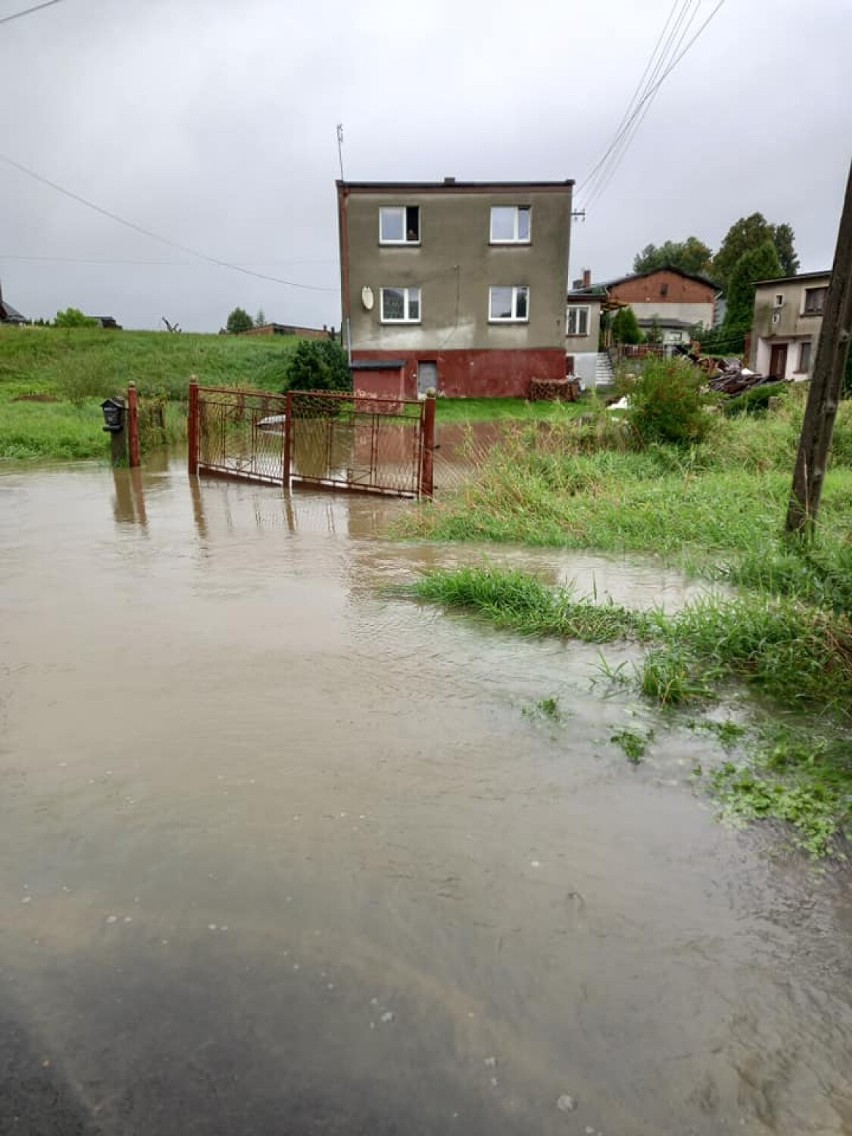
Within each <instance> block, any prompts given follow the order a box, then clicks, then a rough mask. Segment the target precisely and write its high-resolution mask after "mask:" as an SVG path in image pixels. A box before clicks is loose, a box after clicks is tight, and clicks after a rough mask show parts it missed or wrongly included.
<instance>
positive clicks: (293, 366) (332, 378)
mask: <svg viewBox="0 0 852 1136" xmlns="http://www.w3.org/2000/svg"><path fill="white" fill-rule="evenodd" d="M286 376H287V388H288V389H292V390H306V391H310V390H331V391H345V390H351V389H352V379H351V378H350V375H349V360H348V358H347V356H346V352H345V351H344V350H343V348H342V347H341V346H340V344H339V343H335V342H334V340H333V339H303V340H301V341H300V342H299V343H298V344H297V346H296V347H295V349H294V350H293V352H292V354H291V355H290V358H289V359H288V361H287V371H286Z"/></svg>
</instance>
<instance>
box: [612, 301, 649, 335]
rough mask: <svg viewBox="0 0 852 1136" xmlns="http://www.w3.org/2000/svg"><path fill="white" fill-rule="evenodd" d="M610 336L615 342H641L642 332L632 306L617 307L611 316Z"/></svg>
mask: <svg viewBox="0 0 852 1136" xmlns="http://www.w3.org/2000/svg"><path fill="white" fill-rule="evenodd" d="M612 338H613V341H614V342H615V343H641V342H642V332H641V331H640V329H639V324H638V322H637V319H636V313H635V312H634V311H633V309H632V308H630V307H627V308H619V309H618V311H617V312H616V314H615V315H614V316H613V320H612Z"/></svg>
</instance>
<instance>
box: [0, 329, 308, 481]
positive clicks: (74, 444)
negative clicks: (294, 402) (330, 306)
mask: <svg viewBox="0 0 852 1136" xmlns="http://www.w3.org/2000/svg"><path fill="white" fill-rule="evenodd" d="M298 342H299V341H298V339H296V338H295V337H292V338H291V337H279V336H273V337H269V338H266V337H259V336H254V337H253V336H229V335H188V334H180V335H170V334H168V333H167V332H148V331H121V332H110V331H105V330H103V329H101V328H73V329H59V328H40V327H23V328H17V327H0V458H6V459H9V460H27V459H54V460H68V459H79V458H94V457H103V456H104V455H105V454H106V453H107V452H108V446H107V445H105V441H104V439H105V435H104V434H103V432H102V430H101V426H102V424H103V420H102V417H101V411H100V406H99V404H100V402H101V401H102V400H103V399H104V398H107V397H109V396H110V395H115V394H122V393H124V391H126V389H127V383H128V382H129V381H130V380H133V381H134V382H135V383H136V385H137V388H138V389H139V392H140V395H141V396H142V397H143V398H145V397H153V398H158V399H165V400H168V401H170V402H171V403H172V404H173V406H172V407H170V409H169V411H168V412H167V418H168V422H167V426H168V430H167V433H168V435H169V436H170V437H171V438H172V439H175V438H176V437H179V436H181V435H182V433H183V425H182V414H181V411H180V409H179V404H180V403H181V402H182V401H183V400H185V398H186V394H187V389H188V386H189V379H190V376H191V375H193V374H194V375H196V376H197V377H198V380H199V382H201V383H202V384H206V385H209V386H218V385H224V386H242V387H248V388H256V389H260V390H270V391H277V390H280V389H281V387H282V385H283V382H284V378H283V375H284V366H285V362H286V359H287V356H288V355H289V353H290V351H291V350H292V349H293V346H294V345H295V344H296V343H298ZM33 396H35V397H36V398H42V399H44V398H48V399H52V400H56V401H45V402H37V401H29V400H30V399H32V398H33ZM21 400H23V401H21Z"/></svg>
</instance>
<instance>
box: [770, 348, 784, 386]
mask: <svg viewBox="0 0 852 1136" xmlns="http://www.w3.org/2000/svg"><path fill="white" fill-rule="evenodd" d="M769 374H770V377H771V378H773V379H786V377H787V344H786V343H773V345H772V351H771V352H770V355H769Z"/></svg>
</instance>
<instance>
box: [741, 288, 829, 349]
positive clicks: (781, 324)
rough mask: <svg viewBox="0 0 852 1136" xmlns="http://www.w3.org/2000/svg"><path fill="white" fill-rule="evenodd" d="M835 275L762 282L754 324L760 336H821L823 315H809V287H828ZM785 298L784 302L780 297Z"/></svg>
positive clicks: (757, 297) (755, 301)
mask: <svg viewBox="0 0 852 1136" xmlns="http://www.w3.org/2000/svg"><path fill="white" fill-rule="evenodd" d="M830 279H831V276H830V274H829V273H828V272H826V273H825V275H824V276H812V277H809V278H807V279H805V280H774V281H771V282H770V283H769V284H761V285H760V286H759V287H758V288H756V289H755V293H754V324H753V333H754V334H755V335H756V336H773V335H774V336H779V337H781V338H784V337H786V336H807V337H811V336H813V337H814V339H816V338H818V336H819V333H820V329H821V328H822V316H821V315H805V314H804V307H805V290H806V289H807V288H827V287H828V282H829V280H830ZM779 295H780V296H781V297H782V302H781V304H780V305H778V304H776V298H777V297H778V296H779Z"/></svg>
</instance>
